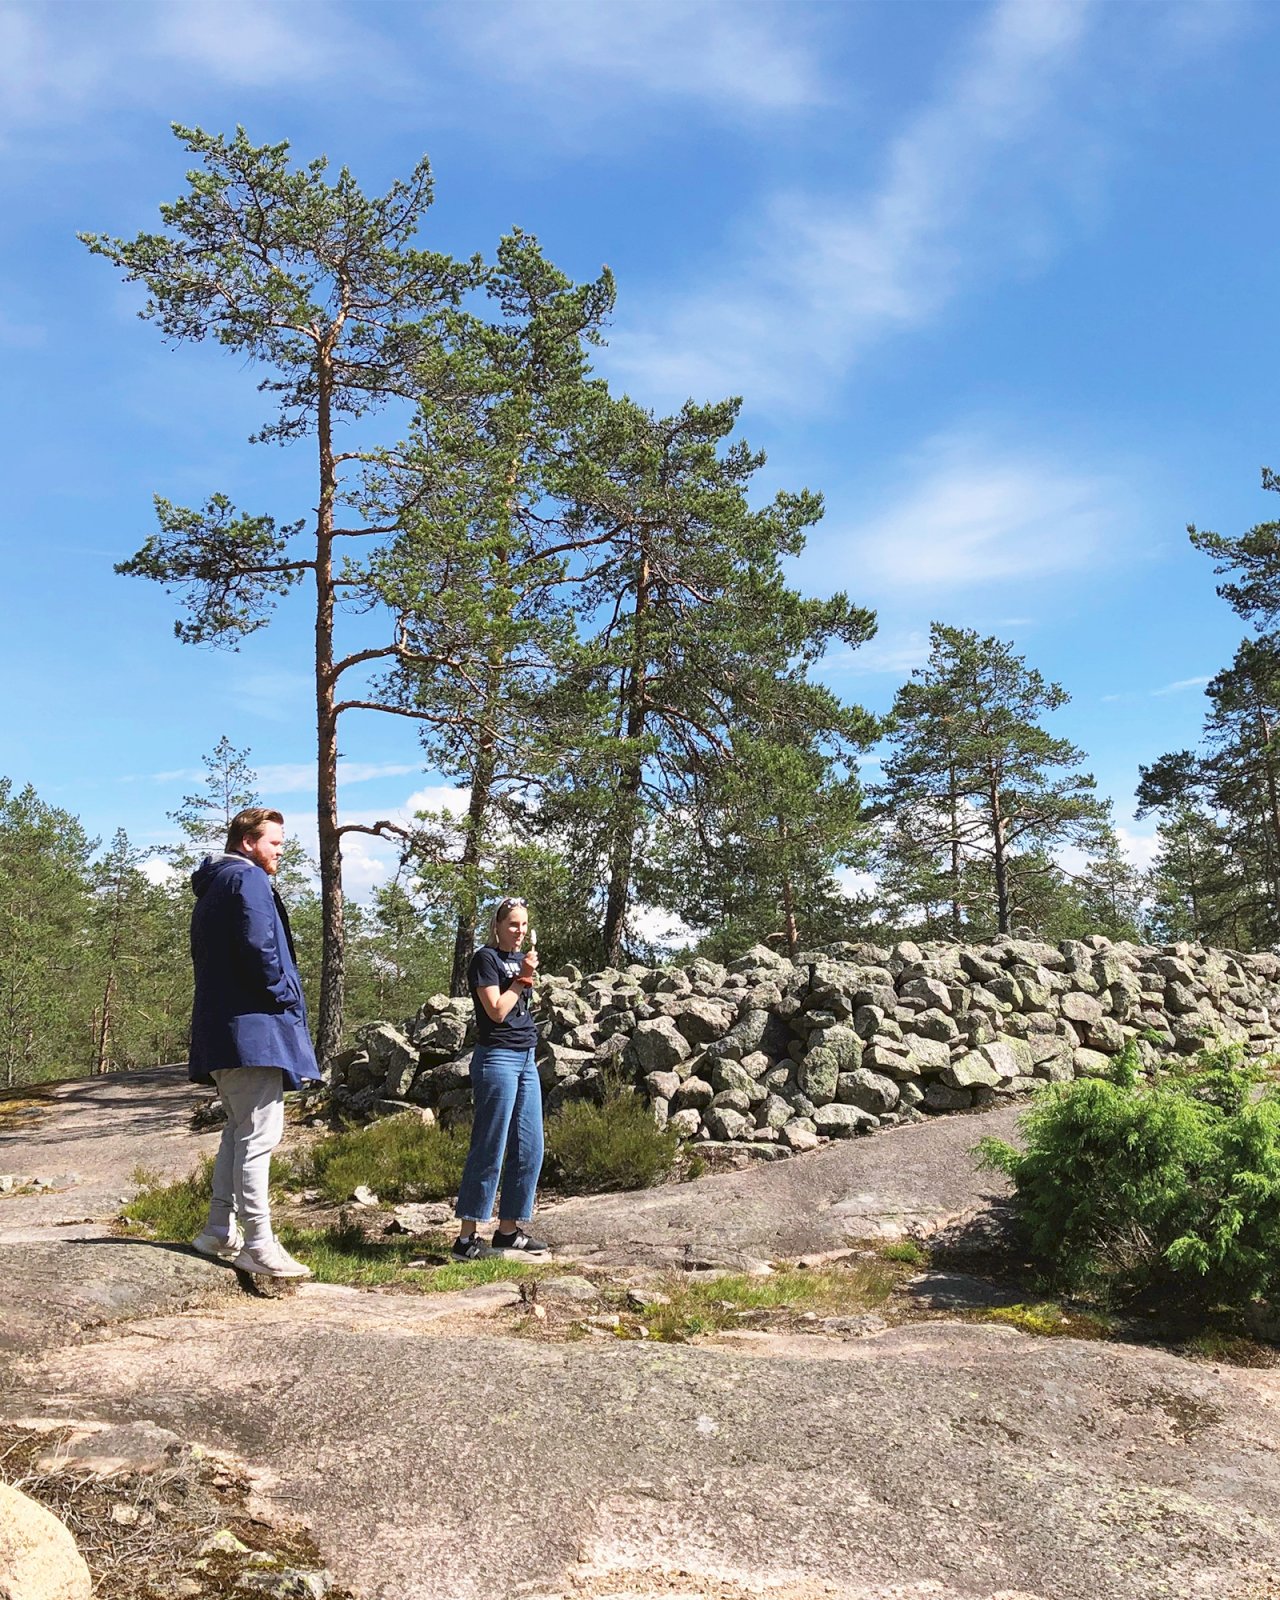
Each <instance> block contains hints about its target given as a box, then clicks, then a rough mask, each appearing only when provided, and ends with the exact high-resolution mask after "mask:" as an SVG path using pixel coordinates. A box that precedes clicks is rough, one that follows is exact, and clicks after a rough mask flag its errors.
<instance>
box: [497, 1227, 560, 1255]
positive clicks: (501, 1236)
mask: <svg viewBox="0 0 1280 1600" xmlns="http://www.w3.org/2000/svg"><path fill="white" fill-rule="evenodd" d="M493 1248H494V1249H495V1250H519V1251H522V1252H523V1253H524V1254H525V1255H528V1256H540V1255H545V1254H546V1252H547V1251H548V1250H550V1248H551V1246H550V1245H549V1244H544V1243H543V1242H542V1240H541V1239H531V1238H530V1237H529V1235H528V1234H527V1233H526V1232H525V1231H524V1229H523V1228H517V1229H516V1230H515V1232H514V1233H503V1231H502V1229H501V1228H499V1229H497V1230H496V1231H495V1233H494V1235H493Z"/></svg>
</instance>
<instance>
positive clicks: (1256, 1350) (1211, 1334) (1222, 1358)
mask: <svg viewBox="0 0 1280 1600" xmlns="http://www.w3.org/2000/svg"><path fill="white" fill-rule="evenodd" d="M1185 1349H1186V1352H1187V1354H1188V1355H1190V1356H1193V1357H1198V1358H1199V1359H1200V1360H1201V1361H1217V1362H1221V1363H1222V1364H1223V1365H1224V1366H1229V1367H1274V1366H1275V1365H1276V1363H1277V1360H1280V1355H1278V1353H1277V1351H1276V1348H1275V1346H1274V1345H1268V1344H1263V1343H1262V1342H1261V1341H1260V1340H1258V1339H1254V1338H1252V1337H1250V1336H1249V1335H1248V1334H1242V1333H1229V1332H1227V1331H1226V1330H1225V1329H1221V1328H1208V1329H1206V1330H1204V1331H1203V1332H1201V1333H1198V1334H1196V1335H1195V1337H1194V1338H1193V1339H1191V1340H1190V1341H1189V1343H1188V1344H1187V1345H1186V1346H1185Z"/></svg>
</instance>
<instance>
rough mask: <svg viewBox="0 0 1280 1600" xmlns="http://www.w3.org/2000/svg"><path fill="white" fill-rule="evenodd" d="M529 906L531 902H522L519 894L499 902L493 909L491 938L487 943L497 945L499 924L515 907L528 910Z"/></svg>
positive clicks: (490, 925)
mask: <svg viewBox="0 0 1280 1600" xmlns="http://www.w3.org/2000/svg"><path fill="white" fill-rule="evenodd" d="M528 905H529V902H528V901H527V900H522V899H521V898H520V896H519V895H518V894H513V895H508V896H507V898H506V899H505V900H499V901H498V903H497V905H496V906H494V908H493V915H492V916H491V917H490V918H489V936H488V938H487V939H486V940H485V943H486V944H495V945H496V944H497V942H498V924H499V923H500V922H501V921H502V919H503V917H505V916H506V914H507V912H508V911H510V910H511V909H512V907H513V906H524V907H525V908H526V909H528Z"/></svg>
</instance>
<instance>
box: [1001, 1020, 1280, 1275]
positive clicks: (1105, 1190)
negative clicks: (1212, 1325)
mask: <svg viewBox="0 0 1280 1600" xmlns="http://www.w3.org/2000/svg"><path fill="white" fill-rule="evenodd" d="M1260 1076H1261V1074H1260V1073H1259V1072H1258V1071H1256V1070H1255V1069H1252V1068H1249V1067H1247V1066H1245V1065H1244V1064H1243V1063H1242V1062H1241V1059H1240V1054H1239V1051H1238V1050H1226V1051H1224V1050H1216V1051H1206V1052H1203V1053H1202V1054H1201V1055H1200V1056H1199V1057H1197V1058H1196V1060H1195V1061H1194V1062H1193V1063H1191V1064H1184V1063H1175V1064H1173V1065H1171V1066H1170V1067H1169V1068H1167V1069H1164V1070H1159V1071H1157V1072H1156V1073H1155V1074H1154V1075H1153V1077H1152V1078H1151V1080H1150V1081H1149V1082H1144V1081H1143V1079H1142V1077H1141V1075H1140V1071H1139V1064H1138V1059H1137V1053H1136V1050H1135V1049H1134V1048H1133V1047H1130V1048H1129V1049H1127V1050H1125V1051H1124V1052H1122V1054H1121V1055H1120V1056H1119V1057H1117V1058H1116V1061H1115V1063H1114V1064H1113V1068H1112V1071H1111V1073H1110V1075H1109V1076H1108V1077H1104V1078H1086V1079H1080V1080H1078V1081H1077V1082H1075V1083H1070V1084H1062V1085H1054V1086H1051V1087H1050V1088H1048V1089H1046V1090H1045V1091H1043V1092H1042V1093H1041V1094H1040V1095H1037V1097H1036V1101H1035V1104H1034V1105H1033V1106H1032V1108H1031V1110H1030V1111H1029V1112H1028V1113H1027V1114H1026V1115H1025V1116H1024V1117H1023V1119H1022V1130H1023V1133H1024V1135H1025V1137H1026V1150H1025V1152H1023V1151H1019V1150H1015V1149H1014V1148H1013V1147H1012V1146H1010V1145H1007V1144H1004V1143H1003V1142H1002V1141H1000V1140H995V1139H984V1140H983V1141H982V1143H981V1144H980V1145H979V1146H978V1153H979V1155H980V1157H981V1158H982V1160H983V1162H984V1164H985V1165H986V1166H988V1167H994V1168H997V1169H999V1170H1000V1171H1002V1172H1004V1173H1006V1174H1007V1175H1008V1176H1009V1178H1010V1179H1011V1180H1012V1181H1013V1184H1014V1189H1015V1194H1016V1203H1017V1206H1018V1209H1019V1211H1020V1213H1021V1217H1022V1221H1023V1223H1024V1225H1025V1227H1026V1229H1027V1232H1028V1234H1029V1237H1030V1243H1031V1247H1032V1249H1033V1251H1034V1252H1035V1254H1036V1255H1037V1257H1038V1258H1039V1259H1040V1260H1041V1262H1043V1263H1044V1265H1045V1267H1046V1270H1047V1272H1048V1274H1049V1277H1050V1279H1051V1280H1052V1281H1053V1282H1055V1283H1056V1284H1058V1285H1059V1286H1060V1287H1062V1288H1064V1289H1067V1290H1081V1289H1093V1290H1104V1291H1108V1292H1112V1293H1117V1294H1121V1295H1127V1296H1134V1295H1160V1296H1161V1297H1163V1298H1164V1300H1165V1301H1166V1303H1173V1304H1176V1303H1178V1302H1183V1303H1186V1304H1190V1305H1197V1306H1224V1307H1233V1306H1234V1307H1238V1306H1243V1305H1246V1304H1248V1303H1249V1302H1250V1301H1252V1300H1253V1299H1255V1298H1257V1297H1258V1296H1272V1295H1274V1294H1276V1292H1277V1291H1280V1095H1278V1094H1277V1092H1276V1090H1275V1088H1274V1087H1272V1088H1268V1089H1265V1090H1264V1091H1263V1092H1262V1094H1261V1095H1260V1096H1259V1097H1258V1098H1256V1099H1254V1100H1252V1101H1251V1100H1250V1095H1251V1092H1252V1090H1253V1088H1254V1085H1255V1084H1256V1083H1257V1082H1258V1080H1259V1078H1260Z"/></svg>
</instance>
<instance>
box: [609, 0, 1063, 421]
mask: <svg viewBox="0 0 1280 1600" xmlns="http://www.w3.org/2000/svg"><path fill="white" fill-rule="evenodd" d="M1093 10H1094V7H1093V5H1092V4H1091V3H1089V0H999V3H997V4H995V5H993V6H992V7H990V8H989V10H988V11H987V13H986V15H985V17H984V19H983V20H982V22H981V24H980V25H979V26H978V27H977V28H976V30H975V33H974V37H973V38H972V39H971V41H970V45H969V48H968V50H967V52H966V54H965V56H964V58H963V59H961V60H960V61H959V62H958V63H957V64H956V65H955V67H954V69H953V70H951V71H949V72H947V73H945V74H944V77H943V81H944V83H945V88H944V90H943V92H942V94H941V95H940V96H939V98H938V99H937V100H935V101H934V102H933V103H932V104H930V105H927V106H925V107H924V109H923V110H921V111H920V112H918V113H917V115H916V116H915V117H914V119H912V120H911V121H909V122H908V124H907V125H906V127H905V128H904V129H903V130H902V132H901V133H900V134H899V135H898V137H897V138H896V139H895V140H894V141H893V142H892V144H891V145H890V148H889V152H888V155H887V158H886V160H885V162H884V165H883V168H882V171H881V175H880V178H879V181H878V182H877V183H876V184H875V185H874V186H873V187H872V188H871V189H870V191H869V192H867V193H866V194H864V195H862V196H860V197H858V198H850V197H849V196H848V195H846V194H838V193H824V194H815V193H801V192H779V193H775V194H774V195H772V196H770V197H767V198H765V199H764V200H763V201H762V202H760V203H759V204H757V205H756V206H754V207H753V213H752V221H751V222H750V223H749V224H745V225H743V226H742V227H740V229H739V231H738V235H737V237H736V238H734V239H732V240H730V241H729V242H728V244H727V246H726V247H722V249H721V250H720V251H719V253H718V255H719V259H721V260H723V259H730V260H733V259H737V260H739V261H740V262H741V267H740V269H739V271H738V272H737V273H736V275H734V276H731V277H730V278H729V279H728V280H723V279H722V280H721V281H717V282H714V283H712V282H708V283H706V284H704V285H703V286H701V287H699V288H695V289H693V290H692V291H690V292H689V293H688V294H686V296H685V297H684V298H683V300H681V301H678V302H677V303H676V304H675V305H674V306H673V307H669V302H667V301H665V300H664V302H663V303H662V306H661V307H650V308H649V310H648V313H647V315H646V313H645V311H644V309H643V308H638V309H633V310H632V311H631V312H630V315H629V318H628V319H627V320H624V321H623V322H622V323H621V326H620V327H619V329H618V331H617V332H616V333H615V334H614V335H613V338H612V340H611V351H610V356H609V362H610V364H611V365H612V366H613V367H614V368H615V369H616V370H618V371H620V373H621V374H622V375H623V376H624V377H625V378H627V379H628V380H630V381H631V382H632V383H633V384H634V385H635V386H636V387H637V388H638V389H639V390H640V391H642V392H644V393H646V394H649V393H653V394H656V395H658V396H661V397H662V398H663V399H664V400H665V399H676V398H681V397H683V396H684V395H686V394H689V393H693V394H708V393H710V394H721V393H725V392H727V391H732V392H735V393H746V394H750V395H751V396H752V398H753V399H754V400H756V401H757V402H759V401H760V400H762V399H765V400H773V401H775V402H784V403H791V404H794V405H797V406H802V407H803V406H806V405H812V404H815V403H817V402H818V401H819V400H820V398H821V395H822V393H823V392H824V391H825V389H826V388H828V387H829V386H830V384H831V383H832V382H834V381H836V380H838V379H839V378H840V377H842V376H843V374H844V372H845V371H846V370H847V368H848V367H849V366H850V364H851V363H852V362H854V361H855V360H856V359H857V357H858V356H859V355H860V354H861V352H862V351H863V349H864V348H865V347H866V345H867V344H868V343H869V342H870V341H871V340H872V339H873V338H876V337H879V336H880V335H882V334H883V333H885V332H886V331H888V330H891V329H894V328H902V327H911V326H915V325H918V324H920V323H922V322H924V321H926V320H928V319H930V318H932V317H934V316H935V315H936V314H937V313H938V311H939V310H940V309H941V308H942V307H943V306H944V305H945V304H946V303H947V302H948V301H949V300H951V299H952V298H953V296H954V295H955V294H956V293H958V292H959V291H960V290H961V289H962V288H963V287H964V286H966V285H967V284H968V283H969V282H971V281H973V280H975V279H976V278H978V277H979V276H981V277H982V278H983V279H984V281H989V279H990V277H991V276H992V275H993V274H994V275H997V276H1000V275H1007V274H1008V272H1009V271H1010V270H1011V269H1012V270H1021V268H1022V266H1023V265H1024V264H1025V263H1027V262H1029V261H1034V260H1038V259H1042V258H1043V257H1044V256H1045V255H1046V254H1047V253H1048V251H1049V250H1050V249H1051V248H1052V247H1053V243H1054V238H1053V236H1054V233H1055V231H1056V230H1057V229H1058V228H1060V227H1061V226H1062V222H1061V218H1062V215H1063V213H1064V211H1068V210H1069V209H1070V207H1069V203H1068V202H1069V201H1070V198H1071V195H1072V192H1073V191H1075V190H1078V189H1079V187H1080V181H1081V169H1082V167H1084V166H1087V165H1088V163H1089V161H1090V159H1091V155H1092V152H1091V150H1090V149H1086V148H1084V147H1082V145H1081V144H1080V142H1079V141H1077V140H1064V139H1063V138H1062V134H1061V127H1062V121H1063V117H1062V112H1061V109H1060V104H1059V102H1060V99H1061V98H1062V96H1061V93H1060V91H1061V88H1062V85H1063V82H1064V80H1065V78H1066V77H1067V76H1068V74H1069V72H1070V70H1071V69H1072V68H1073V67H1074V66H1075V65H1076V63H1077V60H1078V58H1079V57H1080V55H1081V53H1082V48H1083V46H1084V43H1085V41H1086V38H1087V35H1088V24H1089V21H1090V18H1091V15H1092V13H1093ZM624 316H625V312H624Z"/></svg>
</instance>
